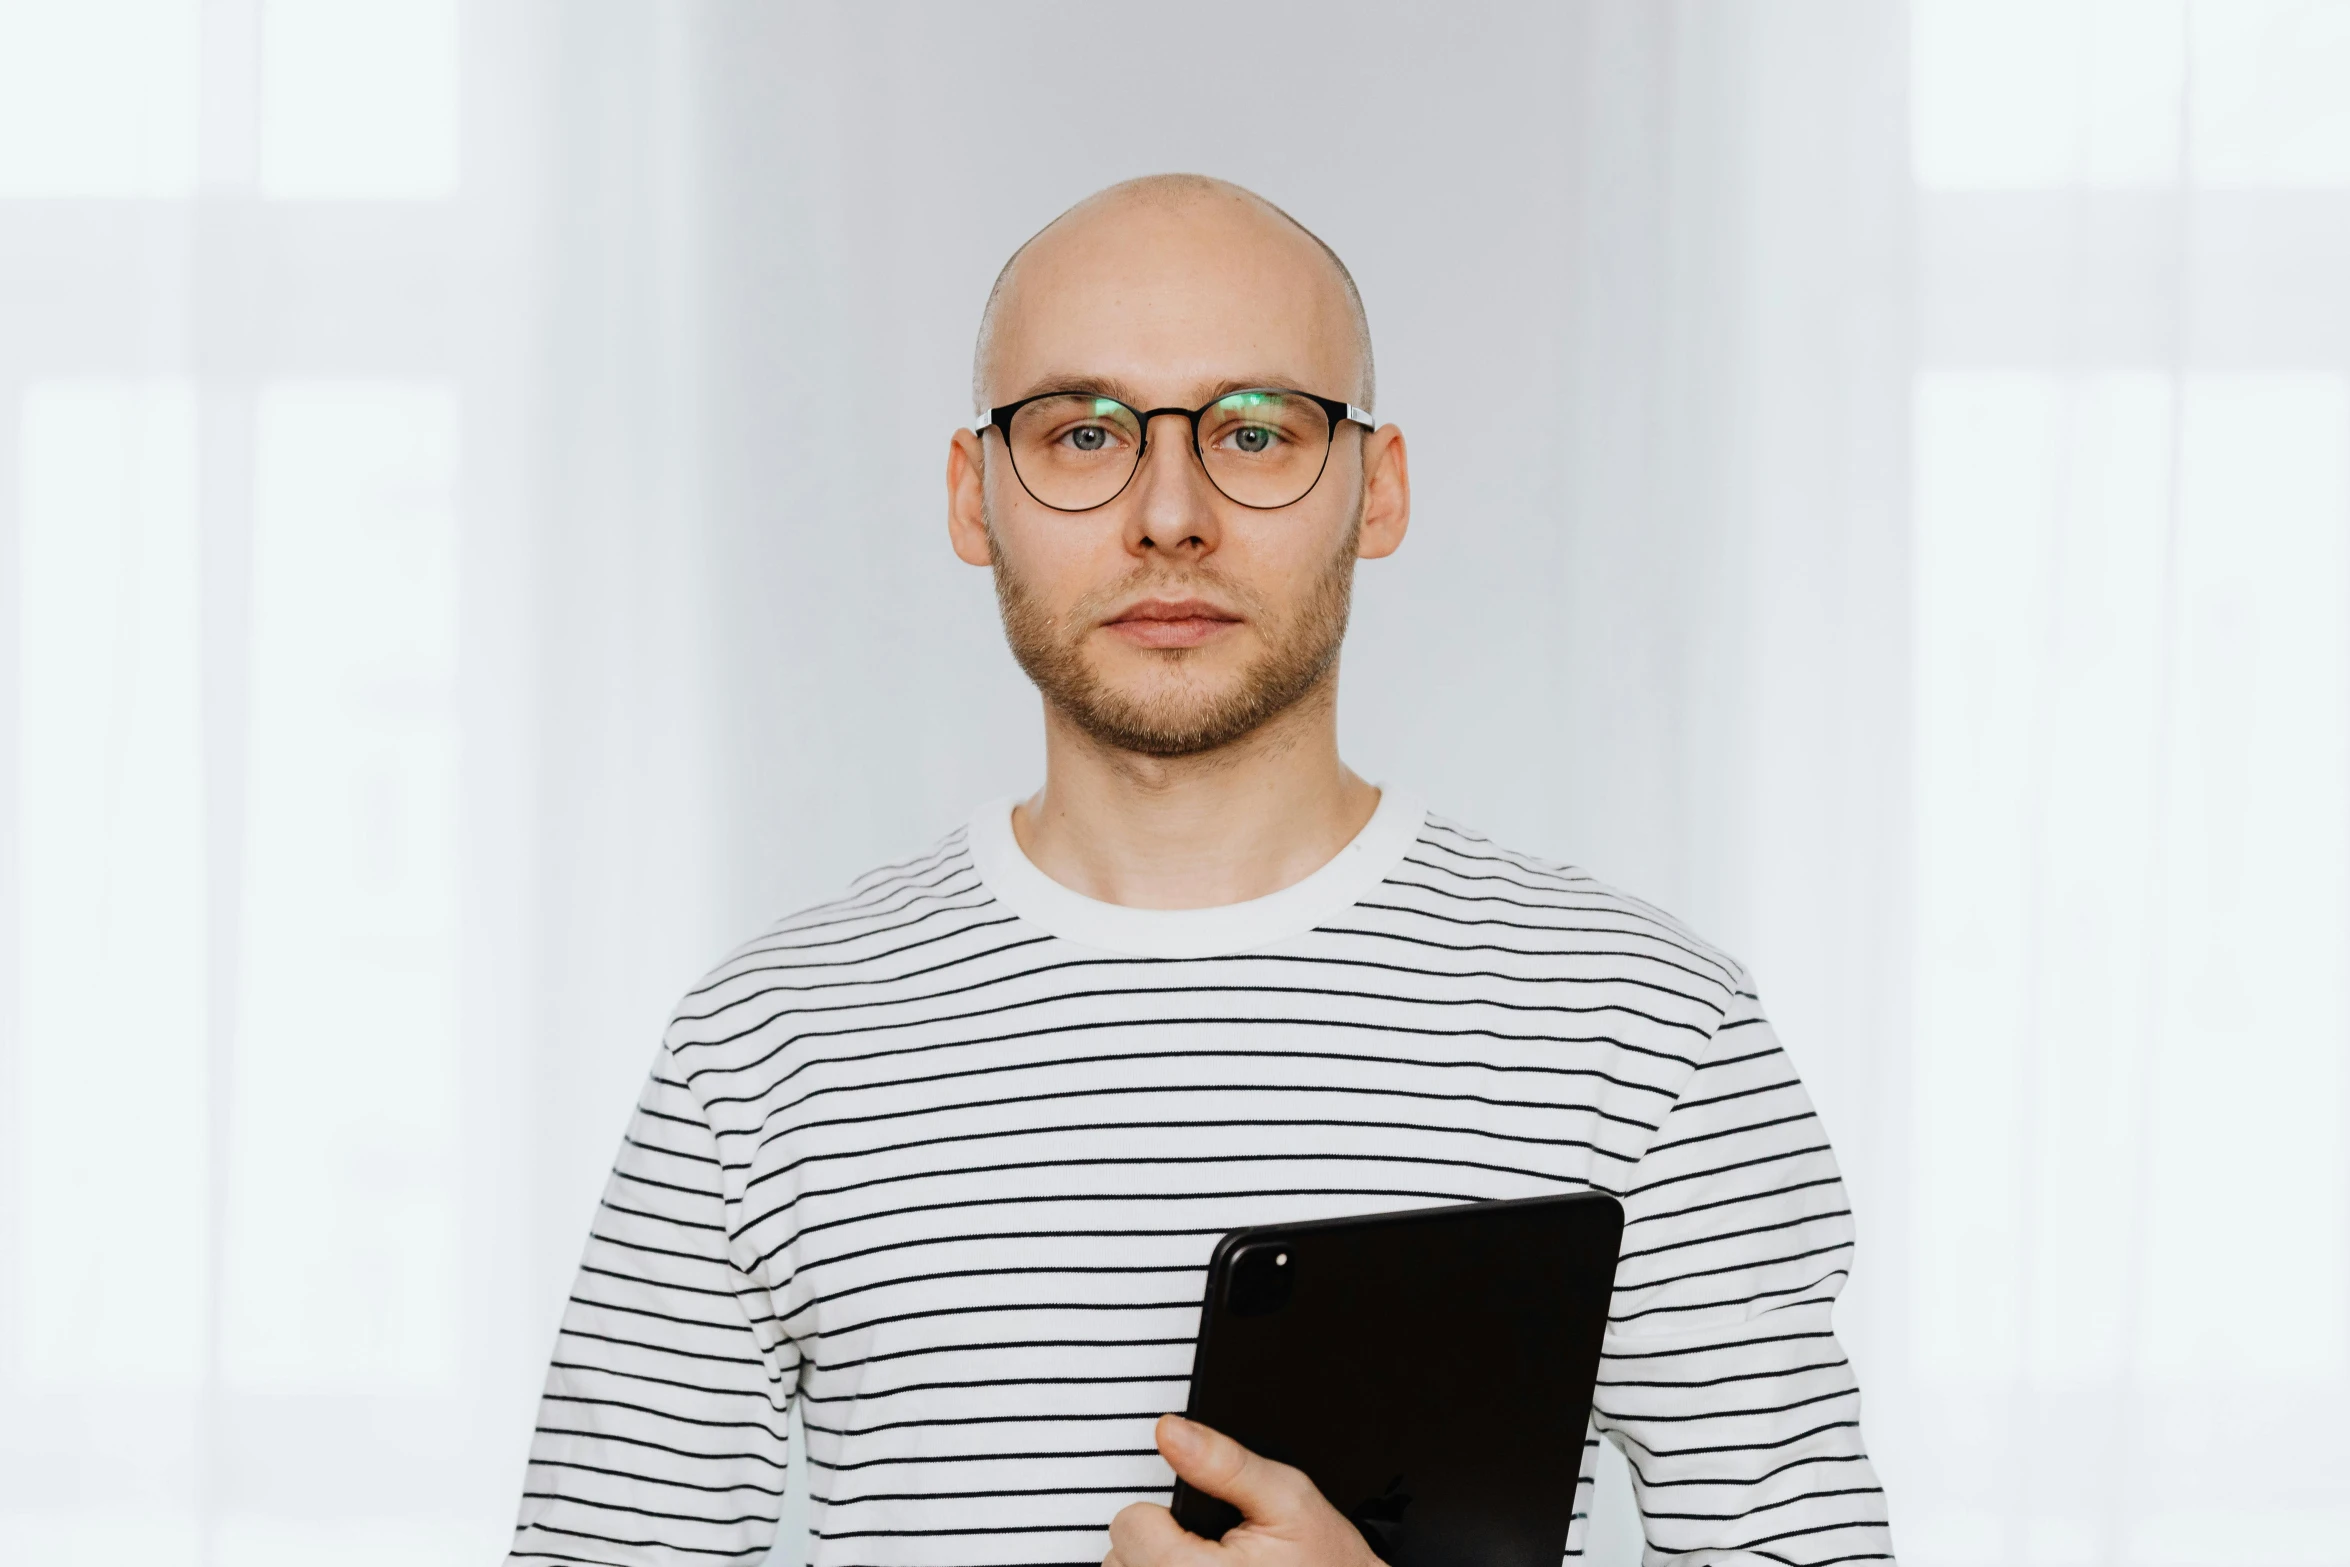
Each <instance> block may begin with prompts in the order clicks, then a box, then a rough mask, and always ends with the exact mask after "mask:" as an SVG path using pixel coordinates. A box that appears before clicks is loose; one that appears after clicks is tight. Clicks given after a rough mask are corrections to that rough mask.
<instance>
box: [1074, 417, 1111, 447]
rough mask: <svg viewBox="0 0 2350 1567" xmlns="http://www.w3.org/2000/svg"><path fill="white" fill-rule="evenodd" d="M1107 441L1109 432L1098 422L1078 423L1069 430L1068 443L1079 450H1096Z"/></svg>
mask: <svg viewBox="0 0 2350 1567" xmlns="http://www.w3.org/2000/svg"><path fill="white" fill-rule="evenodd" d="M1109 442H1110V435H1109V432H1108V431H1107V430H1104V429H1103V428H1102V427H1101V426H1100V425H1098V424H1085V425H1079V426H1078V427H1077V428H1076V429H1074V430H1071V431H1070V432H1069V444H1070V445H1071V446H1074V447H1076V448H1077V449H1078V450H1079V451H1081V452H1098V451H1100V450H1101V449H1102V448H1103V447H1104V446H1107V445H1108V444H1109Z"/></svg>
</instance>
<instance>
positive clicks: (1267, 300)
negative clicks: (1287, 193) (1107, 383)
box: [971, 174, 1376, 412]
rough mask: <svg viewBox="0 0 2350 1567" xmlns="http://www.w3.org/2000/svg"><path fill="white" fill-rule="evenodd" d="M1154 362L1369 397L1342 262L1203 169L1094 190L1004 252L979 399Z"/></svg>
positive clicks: (981, 358) (1290, 221) (1365, 336)
mask: <svg viewBox="0 0 2350 1567" xmlns="http://www.w3.org/2000/svg"><path fill="white" fill-rule="evenodd" d="M1152 368H1156V369H1157V370H1159V371H1160V372H1161V373H1162V374H1164V373H1182V372H1192V373H1195V375H1196V376H1197V377H1198V378H1202V384H1220V383H1221V382H1223V381H1225V380H1228V379H1230V378H1231V377H1232V376H1235V375H1237V376H1240V377H1242V378H1244V379H1248V378H1254V377H1256V376H1258V375H1260V374H1261V375H1262V376H1263V377H1264V378H1265V379H1266V380H1267V381H1272V382H1280V383H1284V384H1287V383H1295V384H1297V386H1298V389H1299V390H1301V391H1308V392H1313V393H1316V394H1318V395H1321V396H1325V397H1338V398H1342V399H1344V400H1347V401H1351V402H1356V403H1359V404H1361V405H1362V406H1363V407H1366V408H1368V407H1372V406H1374V402H1373V396H1374V393H1375V391H1376V384H1375V378H1374V371H1373V367H1372V360H1371V327H1370V322H1369V319H1368V318H1367V317H1366V316H1365V315H1364V313H1363V297H1362V294H1361V293H1360V292H1359V291H1358V290H1357V289H1356V288H1355V281H1354V278H1353V277H1352V276H1351V275H1350V274H1349V273H1348V272H1347V270H1346V264H1345V263H1344V262H1342V261H1340V260H1339V259H1338V254H1337V252H1335V251H1333V250H1332V249H1331V248H1330V247H1329V246H1328V245H1325V244H1324V243H1322V241H1321V239H1320V238H1318V237H1317V236H1316V235H1315V234H1314V233H1313V232H1312V231H1311V230H1309V229H1308V228H1306V226H1305V225H1304V224H1302V223H1300V222H1298V221H1297V220H1296V219H1295V218H1293V217H1291V216H1290V215H1289V214H1288V213H1286V212H1284V211H1282V210H1281V209H1280V208H1279V207H1276V206H1274V205H1273V204H1272V203H1271V202H1269V201H1267V200H1265V198H1264V197H1262V196H1259V195H1257V194H1256V193H1255V192H1254V191H1250V190H1244V189H1243V188H1241V187H1240V186H1238V185H1234V184H1231V183H1230V182H1228V181H1225V180H1218V179H1210V178H1208V177H1207V176H1205V175H1200V174H1153V175H1147V176H1145V177H1143V178H1141V179H1132V180H1127V181H1125V182H1123V183H1121V184H1117V185H1112V186H1111V187H1109V188H1108V189H1107V190H1103V191H1097V192H1096V193H1095V194H1093V195H1091V196H1088V197H1086V198H1085V200H1083V201H1081V202H1079V203H1077V205H1075V206H1074V207H1071V208H1070V209H1069V210H1068V211H1066V212H1064V213H1062V214H1061V215H1060V216H1059V217H1057V218H1055V219H1054V220H1053V221H1052V222H1051V223H1049V224H1047V225H1046V226H1045V227H1044V228H1043V229H1042V230H1041V231H1040V232H1038V233H1037V234H1036V235H1035V236H1034V237H1033V238H1031V239H1030V240H1029V241H1028V243H1027V244H1025V245H1022V246H1021V247H1020V248H1019V249H1018V250H1016V251H1014V252H1013V253H1012V259H1011V260H1009V261H1007V262H1005V263H1004V269H1003V271H1002V272H1000V273H998V274H997V275H996V281H995V287H994V288H993V289H992V290H990V291H989V293H988V296H987V308H986V310H985V311H984V312H982V314H981V316H980V320H979V340H978V344H977V346H976V348H975V350H974V352H973V354H972V365H971V396H972V403H973V407H974V409H975V411H978V412H985V411H986V410H987V409H988V407H990V406H991V405H993V404H998V403H1003V402H1009V401H1016V400H1017V399H1019V398H1021V397H1025V396H1028V395H1029V394H1030V393H1032V392H1035V391H1041V390H1046V389H1047V387H1046V386H1045V385H1043V384H1042V383H1043V382H1047V381H1053V380H1055V378H1062V377H1080V378H1085V379H1099V378H1101V377H1103V376H1111V377H1121V378H1125V379H1128V380H1133V379H1135V378H1136V377H1137V376H1139V375H1142V374H1145V373H1147V372H1148V371H1149V370H1150V369H1152ZM1309 380H1310V381H1318V382H1320V383H1321V384H1306V383H1307V382H1308V381H1309ZM1138 389H1139V386H1138ZM1148 395H1151V396H1154V397H1160V398H1165V397H1175V396H1189V395H1192V394H1190V393H1186V392H1177V391H1175V390H1172V389H1166V390H1154V391H1152V392H1150V393H1149V394H1148ZM1202 395H1203V396H1204V395H1205V394H1202Z"/></svg>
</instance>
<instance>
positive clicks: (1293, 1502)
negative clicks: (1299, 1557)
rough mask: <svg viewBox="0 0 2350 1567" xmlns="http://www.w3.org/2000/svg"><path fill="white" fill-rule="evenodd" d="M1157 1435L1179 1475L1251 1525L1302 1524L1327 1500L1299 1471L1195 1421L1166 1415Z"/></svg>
mask: <svg viewBox="0 0 2350 1567" xmlns="http://www.w3.org/2000/svg"><path fill="white" fill-rule="evenodd" d="M1156 1434H1157V1437H1158V1443H1159V1451H1160V1453H1162V1454H1163V1455H1165V1457H1166V1460H1167V1462H1168V1464H1169V1465H1170V1466H1171V1467H1172V1468H1173V1469H1174V1471H1175V1472H1176V1473H1177V1474H1179V1475H1181V1476H1182V1477H1183V1478H1184V1479H1185V1480H1188V1481H1189V1482H1191V1484H1193V1485H1195V1486H1197V1487H1198V1488H1199V1489H1201V1490H1203V1491H1205V1492H1207V1493H1208V1494H1209V1495H1210V1496H1215V1497H1221V1498H1222V1499H1223V1500H1225V1501H1227V1502H1230V1503H1231V1504H1232V1505H1233V1506H1235V1507H1237V1508H1239V1509H1240V1511H1241V1515H1242V1516H1243V1517H1245V1518H1247V1519H1248V1520H1249V1521H1250V1522H1251V1523H1267V1524H1279V1523H1289V1522H1295V1521H1300V1520H1301V1519H1302V1518H1303V1516H1304V1515H1305V1512H1306V1509H1307V1508H1308V1507H1310V1506H1311V1505H1312V1504H1313V1503H1315V1502H1319V1501H1321V1499H1322V1493H1321V1492H1319V1491H1317V1490H1315V1489H1314V1483H1313V1482H1312V1481H1311V1480H1308V1479H1307V1478H1306V1477H1305V1475H1304V1474H1303V1473H1302V1472H1300V1471H1299V1470H1296V1469H1292V1468H1290V1467H1289V1465H1287V1464H1277V1463H1275V1462H1273V1461H1272V1460H1271V1459H1269V1458H1260V1457H1258V1456H1257V1455H1256V1454H1255V1453H1252V1452H1250V1451H1249V1450H1248V1449H1247V1448H1245V1447H1243V1446H1241V1445H1240V1444H1239V1443H1238V1442H1235V1441H1233V1440H1232V1438H1230V1437H1228V1436H1226V1435H1225V1434H1224V1433H1223V1432H1221V1431H1217V1430H1213V1429H1211V1428H1209V1427H1207V1426H1203V1425H1201V1424H1200V1423H1199V1422H1197V1421H1195V1420H1186V1419H1184V1418H1183V1417H1182V1416H1181V1415H1161V1416H1160V1417H1159V1427H1158V1431H1157V1433H1156ZM1325 1505H1327V1504H1325Z"/></svg>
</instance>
